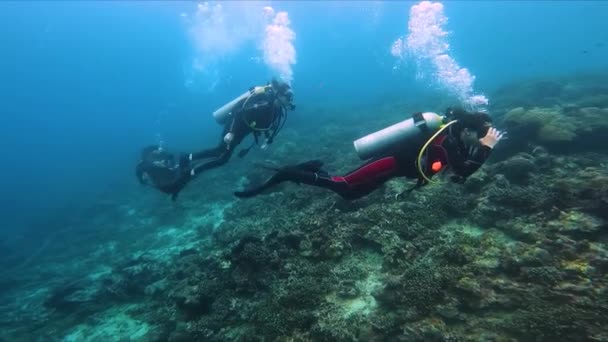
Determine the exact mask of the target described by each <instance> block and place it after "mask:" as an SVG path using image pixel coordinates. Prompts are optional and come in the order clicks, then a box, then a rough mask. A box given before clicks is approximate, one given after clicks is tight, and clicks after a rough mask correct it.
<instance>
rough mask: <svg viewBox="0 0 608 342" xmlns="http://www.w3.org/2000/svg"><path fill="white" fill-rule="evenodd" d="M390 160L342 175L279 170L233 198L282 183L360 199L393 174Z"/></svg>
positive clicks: (290, 169) (371, 163)
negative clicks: (287, 182) (291, 183)
mask: <svg viewBox="0 0 608 342" xmlns="http://www.w3.org/2000/svg"><path fill="white" fill-rule="evenodd" d="M396 170H397V168H396V163H395V160H394V159H393V158H383V159H380V160H375V161H373V162H370V163H368V164H365V165H363V166H361V167H359V168H358V169H356V170H355V171H353V172H351V173H349V174H347V175H346V176H330V175H329V174H327V173H326V172H324V171H321V170H310V169H309V170H302V169H300V168H297V167H295V168H294V167H287V168H283V169H281V170H279V171H277V173H276V174H275V175H274V176H272V177H271V178H270V179H269V180H268V181H266V182H265V183H264V184H262V185H260V186H259V187H256V188H252V189H249V190H245V191H238V192H235V195H236V196H237V197H242V198H245V197H253V196H255V195H258V194H260V193H262V192H263V191H264V190H266V189H268V188H271V187H273V186H275V185H277V184H279V183H282V182H284V181H291V182H294V183H303V184H307V185H312V186H317V187H321V188H325V189H329V190H331V191H333V192H335V193H337V194H338V195H340V196H341V197H342V198H344V199H348V200H352V199H357V198H361V197H363V196H365V195H367V194H369V193H370V192H372V191H374V190H376V189H377V188H379V187H380V186H381V185H382V184H384V182H386V181H387V180H389V179H390V178H392V177H394V176H395V175H396Z"/></svg>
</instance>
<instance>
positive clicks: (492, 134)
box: [479, 127, 504, 148]
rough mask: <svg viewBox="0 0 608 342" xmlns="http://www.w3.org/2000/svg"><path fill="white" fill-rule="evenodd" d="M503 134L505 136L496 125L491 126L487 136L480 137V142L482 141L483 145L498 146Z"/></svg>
mask: <svg viewBox="0 0 608 342" xmlns="http://www.w3.org/2000/svg"><path fill="white" fill-rule="evenodd" d="M503 136H504V133H502V132H501V131H499V130H497V129H496V128H494V127H490V129H489V130H488V133H487V134H486V136H485V137H483V138H481V139H479V143H481V145H483V146H488V147H489V148H494V146H496V144H498V142H499V141H500V139H502V137H503Z"/></svg>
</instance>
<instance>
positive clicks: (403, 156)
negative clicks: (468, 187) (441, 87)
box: [235, 134, 492, 199]
mask: <svg viewBox="0 0 608 342" xmlns="http://www.w3.org/2000/svg"><path fill="white" fill-rule="evenodd" d="M423 143H424V142H419V143H413V144H410V145H409V146H405V147H402V148H400V149H396V150H394V151H391V152H389V153H387V154H385V155H383V156H380V157H378V158H375V159H373V160H372V161H370V162H368V163H366V164H364V165H362V166H360V167H359V168H357V169H355V170H353V171H351V172H349V173H347V174H346V175H344V176H331V175H329V174H328V173H326V172H324V171H322V170H320V169H319V168H320V162H317V163H310V162H308V163H304V164H301V165H298V166H294V167H286V168H283V169H281V170H279V172H277V174H275V175H274V176H273V177H272V178H271V179H269V180H268V181H267V182H266V183H265V184H263V185H261V186H260V187H258V188H255V189H251V190H246V191H242V192H236V193H235V194H236V195H237V196H238V197H251V196H255V195H257V194H259V193H261V192H262V191H264V190H265V189H267V188H269V187H271V186H273V185H275V184H278V183H281V182H283V181H292V182H296V183H304V184H309V185H314V186H318V187H322V188H326V189H329V190H332V191H334V192H336V193H337V194H339V195H340V196H342V197H343V198H345V199H357V198H361V197H363V196H365V195H367V194H369V193H371V192H372V191H374V190H376V189H378V188H379V187H380V186H382V184H384V183H385V182H386V181H388V180H390V179H392V178H395V177H406V178H413V179H418V180H419V183H422V177H421V176H420V174H419V172H418V169H417V166H416V159H417V157H418V153H419V151H420V148H422V146H423ZM491 150H492V149H491V148H489V147H487V146H479V147H476V148H475V149H470V150H469V149H467V148H466V147H465V146H464V145H462V143H460V142H459V140H458V139H455V138H453V137H451V136H449V135H448V134H442V135H440V136H438V137H437V138H436V139H435V140H434V141H433V142H432V143H431V144H430V145H429V146H428V148H427V151H426V152H425V156H423V158H422V163H423V165H424V167H423V169H424V172H425V175H426V176H427V177H429V178H430V177H432V176H433V175H434V174H436V173H438V172H440V171H442V170H444V169H445V168H446V167H450V168H451V169H452V170H453V171H454V173H455V174H456V175H457V176H459V177H461V179H466V177H468V176H470V175H471V174H472V173H474V172H475V171H477V169H479V167H480V166H481V165H482V164H483V163H484V162H485V160H486V159H487V158H488V156H489V155H490V152H491Z"/></svg>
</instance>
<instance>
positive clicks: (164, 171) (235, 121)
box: [136, 80, 295, 200]
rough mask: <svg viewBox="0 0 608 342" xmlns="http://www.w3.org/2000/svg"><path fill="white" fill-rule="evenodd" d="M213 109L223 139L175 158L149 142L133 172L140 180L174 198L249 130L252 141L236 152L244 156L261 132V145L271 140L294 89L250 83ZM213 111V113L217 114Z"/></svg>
mask: <svg viewBox="0 0 608 342" xmlns="http://www.w3.org/2000/svg"><path fill="white" fill-rule="evenodd" d="M234 102H235V103H234V104H233V103H229V104H228V105H226V106H224V107H222V109H220V110H218V111H216V113H217V112H220V111H222V113H223V114H220V116H221V120H219V119H218V118H217V117H216V119H218V121H221V123H223V124H224V130H223V132H222V139H221V140H220V142H219V144H218V145H217V146H216V147H213V148H210V149H205V150H202V151H200V152H196V153H188V154H182V155H181V156H180V158H179V161H175V158H174V156H173V155H172V154H170V153H168V152H166V151H163V150H161V149H159V148H158V147H157V146H149V147H146V148H144V149H143V150H142V157H141V159H140V161H139V162H138V164H137V166H136V175H137V178H138V179H139V181H140V182H141V183H142V184H146V185H150V186H152V187H155V188H157V189H158V190H160V191H162V192H164V193H167V194H170V195H171V197H172V199H173V200H175V199H176V197H177V195H178V194H179V192H180V191H181V190H182V189H183V188H184V186H185V185H186V184H187V183H188V182H189V181H190V180H192V178H193V177H195V176H197V175H199V174H201V173H202V172H203V171H206V170H209V169H212V168H216V167H219V166H221V165H224V164H225V163H226V162H227V161H228V160H229V159H230V157H231V156H232V153H233V151H234V149H235V148H236V147H237V146H238V145H239V144H240V143H241V142H242V141H243V139H244V138H245V137H247V136H248V135H249V134H253V137H254V143H253V144H252V145H251V146H249V147H248V148H246V149H243V150H241V151H240V152H239V155H240V156H244V155H245V154H246V153H247V152H248V151H249V150H250V149H251V148H252V147H253V146H254V144H258V142H259V138H260V136H262V134H263V135H264V137H265V141H264V143H263V144H262V148H265V147H266V145H268V144H271V143H272V142H273V141H274V138H275V137H276V135H277V133H278V132H279V131H280V130H281V128H282V127H283V125H284V124H285V120H286V118H287V110H294V109H295V106H294V104H293V92H292V91H291V87H290V86H289V85H288V84H287V83H284V82H281V81H277V80H272V81H271V82H269V83H268V84H266V85H265V86H260V87H252V88H251V89H249V91H248V92H247V93H245V94H243V95H241V97H239V98H237V99H235V101H234ZM216 113H214V116H216Z"/></svg>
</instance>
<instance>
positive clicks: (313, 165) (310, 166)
mask: <svg viewBox="0 0 608 342" xmlns="http://www.w3.org/2000/svg"><path fill="white" fill-rule="evenodd" d="M322 166H323V162H322V161H320V160H318V159H313V160H309V161H307V162H304V163H301V164H298V165H294V166H288V167H287V168H289V169H296V170H301V171H310V172H317V171H319V170H320V169H321V167H322Z"/></svg>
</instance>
